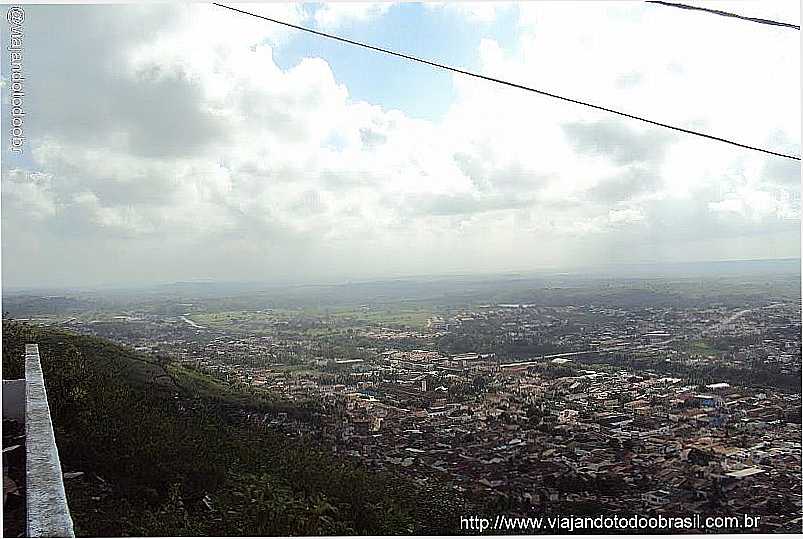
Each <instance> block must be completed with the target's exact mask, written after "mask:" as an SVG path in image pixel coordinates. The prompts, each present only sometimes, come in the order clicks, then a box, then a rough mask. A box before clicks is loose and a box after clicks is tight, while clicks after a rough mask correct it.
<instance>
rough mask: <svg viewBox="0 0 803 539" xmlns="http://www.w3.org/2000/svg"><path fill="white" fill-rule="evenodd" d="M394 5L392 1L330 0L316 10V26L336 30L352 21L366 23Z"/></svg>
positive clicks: (314, 16)
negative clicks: (335, 0) (343, 0)
mask: <svg viewBox="0 0 803 539" xmlns="http://www.w3.org/2000/svg"><path fill="white" fill-rule="evenodd" d="M391 7H393V4H392V3H391V2H330V3H326V4H322V5H321V6H320V7H318V9H316V10H315V14H314V15H313V18H314V20H315V24H316V26H318V27H319V28H323V29H326V30H334V29H337V28H339V27H341V26H344V25H347V24H352V23H355V22H357V23H365V22H368V21H370V20H371V19H374V18H377V17H381V16H382V15H384V14H385V13H387V11H388V10H389V9H390V8H391Z"/></svg>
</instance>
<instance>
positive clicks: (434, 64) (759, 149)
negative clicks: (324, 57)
mask: <svg viewBox="0 0 803 539" xmlns="http://www.w3.org/2000/svg"><path fill="white" fill-rule="evenodd" d="M213 5H216V6H218V7H221V8H224V9H228V10H230V11H233V12H236V13H239V14H242V15H248V16H250V17H256V18H258V19H262V20H265V21H268V22H272V23H274V24H278V25H281V26H286V27H288V28H293V29H295V30H299V31H302V32H306V33H309V34H313V35H316V36H319V37H323V38H326V39H331V40H334V41H339V42H341V43H346V44H348V45H354V46H357V47H361V48H364V49H367V50H371V51H374V52H380V53H382V54H387V55H389V56H395V57H397V58H403V59H405V60H410V61H413V62H417V63H420V64H424V65H428V66H431V67H435V68H438V69H443V70H446V71H451V72H453V73H459V74H461V75H466V76H469V77H474V78H477V79H481V80H485V81H488V82H494V83H497V84H501V85H503V86H508V87H510V88H517V89H519V90H525V91H528V92H533V93H536V94H539V95H543V96H546V97H551V98H553V99H558V100H561V101H565V102H568V103H574V104H576V105H581V106H584V107H589V108H592V109H595V110H601V111H603V112H608V113H610V114H615V115H618V116H622V117H624V118H629V119H631V120H637V121H640V122H644V123H647V124H650V125H654V126H658V127H663V128H666V129H672V130H674V131H679V132H681V133H686V134H688V135H694V136H698V137H702V138H706V139H709V140H714V141H717V142H722V143H725V144H730V145H732V146H736V147H739V148H744V149H747V150H753V151H757V152H762V153H765V154H768V155H774V156H777V157H783V158H786V159H794V160H796V161H800V156H796V155H791V154H787V153H783V152H777V151H774V150H770V149H767V148H762V147H760V146H752V145H750V144H745V143H742V142H737V141H735V140H732V139H728V138H725V137H720V136H716V135H712V134H709V133H704V132H702V131H696V130H693V129H687V128H684V127H680V126H676V125H671V124H667V123H663V122H659V121H656V120H651V119H649V118H646V117H644V116H638V115H636V114H630V113H628V112H623V111H620V110H616V109H612V108H610V107H605V106H602V105H598V104H595V103H591V102H589V101H584V100H581V99H576V98H573V97H567V96H564V95H559V94H555V93H552V92H547V91H545V90H540V89H538V88H533V87H531V86H526V85H524V84H519V83H515V82H510V81H507V80H503V79H498V78H495V77H490V76H488V75H482V74H480V73H474V72H472V71H467V70H465V69H461V68H458V67H454V66H450V65H447V64H442V63H439V62H435V61H432V60H427V59H425V58H420V57H417V56H413V55H411V54H407V53H403V52H398V51H394V50H391V49H386V48H383V47H378V46H376V45H371V44H368V43H363V42H360V41H356V40H353V39H349V38H345V37H342V36H338V35H335V34H330V33H327V32H322V31H320V30H315V29H313V28H308V27H305V26H300V25H297V24H292V23H289V22H286V21H282V20H279V19H275V18H273V17H268V16H266V15H260V14H258V13H253V12H250V11H246V10H243V9H240V8H236V7H232V6H227V5H225V4H220V3H217V2H213Z"/></svg>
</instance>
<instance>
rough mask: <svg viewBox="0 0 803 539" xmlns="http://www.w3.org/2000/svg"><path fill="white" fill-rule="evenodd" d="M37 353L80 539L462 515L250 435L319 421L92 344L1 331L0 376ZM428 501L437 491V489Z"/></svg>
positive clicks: (361, 529) (435, 523) (389, 525)
mask: <svg viewBox="0 0 803 539" xmlns="http://www.w3.org/2000/svg"><path fill="white" fill-rule="evenodd" d="M26 342H36V343H38V344H39V348H40V352H41V357H42V364H43V365H42V366H43V369H44V372H45V380H46V384H47V390H48V397H49V401H50V407H51V412H52V414H53V423H54V427H55V431H56V440H57V443H58V447H59V454H60V456H61V459H62V469H63V470H64V472H65V473H69V472H83V475H80V476H79V477H75V478H72V479H67V480H66V481H65V488H66V491H67V496H68V502H69V505H70V509H71V511H72V515H73V520H74V522H75V530H76V534H77V535H79V536H132V535H133V536H175V535H240V536H244V535H322V534H325V535H351V534H359V535H389V534H410V533H415V534H442V533H456V532H457V531H458V530H457V529H456V527H457V526H459V515H460V514H463V513H464V510H463V508H462V506H460V504H459V503H458V502H456V501H455V497H454V494H453V493H444V492H436V491H435V490H436V489H437V487H428V489H427V490H423V489H422V487H420V486H418V485H414V484H411V483H409V482H408V481H406V480H403V479H400V478H397V477H393V476H391V475H388V474H384V473H378V472H373V471H370V470H366V469H364V468H362V467H360V466H359V465H357V464H355V463H352V462H348V461H344V460H340V459H338V458H336V457H334V456H332V455H331V454H329V453H326V452H324V451H323V450H322V449H321V448H320V447H318V446H317V445H316V444H315V443H314V442H312V441H303V440H299V439H296V438H293V437H288V436H287V435H284V434H280V433H278V432H274V431H272V430H270V428H268V427H265V426H258V425H255V424H252V423H247V421H246V419H245V414H244V413H242V412H244V411H248V410H252V411H263V412H264V411H271V410H273V411H277V410H282V411H286V412H289V413H292V414H300V415H307V416H310V417H313V416H314V414H315V407H314V405H313V404H310V406H306V407H301V408H299V407H294V406H290V405H288V404H286V403H281V402H277V401H272V400H270V399H269V398H265V397H257V396H255V395H252V394H249V393H248V392H247V391H246V390H240V389H237V388H231V387H228V386H215V385H214V382H213V381H212V380H211V379H207V378H206V377H204V376H203V375H201V374H200V373H195V372H193V371H190V370H187V369H182V368H178V367H177V366H176V365H174V364H172V363H170V362H169V361H167V362H159V361H155V360H152V359H150V358H148V357H145V356H142V355H140V354H137V353H135V352H133V351H131V350H128V349H126V348H123V347H120V346H117V345H115V344H113V343H110V342H108V341H103V340H100V339H97V338H92V337H86V336H79V335H73V334H68V333H64V332H58V331H52V330H47V329H41V328H33V327H30V326H26V325H24V324H20V323H12V322H4V323H3V376H4V378H14V377H20V376H21V375H22V361H23V351H24V345H25V343H26ZM430 489H433V490H430Z"/></svg>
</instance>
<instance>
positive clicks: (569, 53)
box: [3, 3, 800, 281]
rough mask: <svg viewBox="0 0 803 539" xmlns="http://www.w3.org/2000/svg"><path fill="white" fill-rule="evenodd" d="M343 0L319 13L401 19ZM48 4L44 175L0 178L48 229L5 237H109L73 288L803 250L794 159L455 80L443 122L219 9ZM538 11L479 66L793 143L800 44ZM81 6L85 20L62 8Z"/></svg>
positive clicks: (34, 135) (33, 64)
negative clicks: (368, 91)
mask: <svg viewBox="0 0 803 539" xmlns="http://www.w3.org/2000/svg"><path fill="white" fill-rule="evenodd" d="M338 6H340V5H339V4H331V5H325V6H323V7H321V8H318V9H317V10H316V11H315V14H314V17H315V19H316V22H317V24H319V25H322V27H327V28H329V27H332V25H334V26H337V25H339V24H344V23H345V21H354V20H366V19H361V17H371V16H374V15H376V14H377V11H376V10H380V11H383V10H384V11H387V9H388V7H387V5H386V4H383V5H381V6H379V7H371V6H369V5H367V4H366V5H362V4H360V5H359V6H356V7H355V6H347V7H338ZM497 8H498V6H494V8H493V9H497ZM38 9H40V10H41V11H38V12H37V13H36V14H37V16H36V17H31V18H30V20H31V23H30V32H31V39H30V40H29V43H32V45H31V51H30V56H29V59H28V61H29V68H30V69H31V70H32V72H35V73H37V78H36V79H35V80H34V79H32V82H31V100H32V102H33V103H36V104H37V107H38V108H37V117H36V118H34V119H32V120H31V124H30V126H29V128H28V129H29V130H28V136H29V137H30V140H29V142H30V148H31V150H32V154H31V159H32V160H31V165H30V167H29V168H30V170H29V171H27V172H26V171H24V170H4V177H3V220H4V226H9V227H10V226H11V225H16V226H23V224H29V223H32V222H33V223H34V224H33V225H31V226H33V227H34V228H33V229H31V230H30V231H29V232H26V233H25V234H22V233H20V234H19V235H16V236H15V235H13V233H11V237H10V235H9V234H8V233H6V234H4V244H6V246H8V249H7V251H8V252H10V253H13V252H15V249H16V250H17V252H21V253H22V252H28V250H29V247H28V246H27V245H28V243H30V241H31V240H30V235H29V234H33V233H34V232H35V233H36V235H37V243H36V244H37V246H38V249H39V252H42V253H48V252H53V253H59V252H61V251H60V249H68V248H69V246H72V247H73V248H74V249H77V250H80V249H82V248H83V247H82V246H83V245H85V244H87V243H91V244H92V245H94V246H95V247H96V249H95V250H94V251H93V252H90V253H88V254H87V255H86V257H85V258H82V259H80V260H79V259H76V260H71V261H68V262H66V263H65V266H64V267H63V278H64V279H65V280H68V281H69V279H81V278H86V279H98V278H105V280H111V279H114V278H118V277H119V278H120V279H124V278H134V277H137V275H138V274H137V273H136V272H137V270H138V268H141V266H142V264H143V261H144V262H146V263H148V264H150V265H151V266H153V268H152V270H151V269H149V271H150V272H151V273H149V274H148V275H151V276H159V275H161V277H158V278H162V279H170V278H189V277H198V276H210V277H219V278H227V279H236V278H248V279H254V278H269V277H272V276H282V275H291V276H298V277H299V278H302V277H309V278H316V277H318V278H320V277H321V276H327V277H333V276H351V275H365V274H369V273H371V272H373V273H376V274H394V273H413V272H421V273H432V272H436V271H443V270H466V269H470V270H477V271H492V270H504V269H511V268H513V269H526V268H533V267H539V266H543V265H553V264H562V263H564V264H565V263H577V262H580V261H583V260H588V259H589V257H592V258H593V259H594V261H595V262H597V261H603V260H604V257H606V256H608V254H607V251H608V250H610V248H611V246H617V245H622V244H623V243H626V244H627V249H626V250H625V251H626V253H625V254H623V255H621V256H629V257H632V259H633V260H638V259H643V258H650V257H655V256H657V255H655V253H656V252H665V253H677V252H682V246H683V245H684V244H685V243H689V242H691V241H694V242H695V244H694V245H696V247H694V249H690V250H689V251H688V253H687V254H686V255H687V256H688V257H689V258H694V257H697V258H717V257H721V256H722V257H724V256H728V257H732V256H731V255H732V253H733V252H734V250H735V247H733V245H737V244H739V243H738V242H740V241H741V239H739V238H744V237H745V236H748V235H751V234H757V233H763V234H775V235H776V236H777V237H784V238H788V237H790V236H792V237H794V236H796V237H797V238H798V240H799V232H798V231H796V230H795V227H796V226H798V225H797V223H799V183H798V182H797V181H796V180H795V178H796V177H799V174H800V168H799V165H796V164H792V165H790V164H788V163H786V162H780V161H778V160H777V159H776V158H771V157H766V156H762V155H759V154H755V153H750V152H747V151H743V150H739V149H736V148H732V147H728V146H724V145H721V144H718V143H714V142H710V141H705V140H702V139H696V138H691V137H688V136H682V135H678V134H675V133H672V132H669V131H665V130H661V129H658V128H655V127H648V126H644V125H642V124H639V123H634V122H632V121H630V120H626V119H619V118H616V117H612V116H609V115H606V114H603V113H599V112H594V111H590V110H588V109H584V108H581V107H578V106H576V105H573V104H568V103H561V102H558V101H554V100H551V99H548V98H546V97H543V96H538V95H533V94H530V93H526V92H522V91H519V90H515V89H510V88H501V87H498V86H495V85H493V84H489V83H487V82H484V81H477V80H473V79H467V78H465V77H462V76H457V75H456V76H455V77H454V85H455V90H456V98H455V100H454V102H453V103H452V106H451V107H450V109H449V111H448V113H447V114H446V115H445V117H444V118H443V119H442V120H439V121H423V120H415V119H412V118H410V117H408V116H406V115H405V114H404V113H403V112H401V111H392V110H387V109H385V108H382V107H380V106H377V105H376V104H370V103H365V102H360V101H357V100H355V99H353V98H352V97H351V96H350V95H349V91H348V87H347V86H346V85H345V84H343V83H341V82H338V80H337V79H336V77H335V74H334V73H332V70H331V68H330V66H329V64H328V63H327V62H326V61H325V60H323V59H319V58H307V59H304V60H303V61H301V62H300V63H299V64H298V65H295V66H292V67H290V68H287V69H282V68H281V67H279V66H278V65H277V63H276V62H275V60H274V51H275V50H276V47H279V46H281V42H282V39H284V37H283V34H282V33H281V31H280V30H277V29H276V28H275V27H273V26H272V25H268V24H264V23H259V21H251V20H250V19H248V18H246V17H242V16H238V15H236V14H228V13H225V12H221V11H220V9H219V8H214V7H211V6H202V5H188V6H147V7H136V8H128V7H122V6H115V7H113V8H108V9H109V10H111V11H107V12H104V16H103V17H102V18H101V17H97V16H94V18H93V15H92V13H94V12H93V11H92V8H86V7H83V8H81V9H83V10H84V11H81V12H80V13H79V12H77V11H73V10H75V9H77V8H71V7H62V8H38ZM245 9H248V10H250V11H254V10H255V9H260V10H261V9H271V10H279V11H281V16H282V17H286V18H289V19H290V20H293V21H300V20H304V17H307V16H308V14H307V13H306V12H305V11H304V10H303V9H302V8H301V7H299V6H287V5H282V6H277V7H270V8H262V7H252V6H250V5H249V6H248V7H246V8H245ZM478 9H479V8H478ZM519 9H520V10H521V12H522V13H521V24H522V28H523V30H524V34H523V38H522V40H521V42H520V43H519V45H518V48H517V49H516V50H514V51H507V50H504V49H503V48H502V47H501V46H500V45H499V44H498V43H496V42H494V41H492V40H490V39H484V40H482V41H481V44H480V47H479V49H478V51H476V52H477V55H478V57H479V58H480V61H481V63H482V69H483V71H484V72H486V73H489V74H492V75H495V76H502V77H505V78H509V79H511V80H515V81H521V82H523V83H526V84H532V85H534V86H536V87H539V88H544V89H547V90H550V91H556V92H563V93H566V94H568V95H573V96H578V97H586V98H589V99H591V100H593V101H595V102H599V103H602V104H607V105H612V106H616V107H618V108H623V109H626V110H630V111H633V112H641V113H649V115H651V116H657V117H658V119H664V120H671V121H672V122H674V123H679V124H681V125H687V126H691V127H697V128H700V129H705V130H709V131H712V132H716V133H724V134H728V135H732V136H734V138H738V139H740V140H744V141H746V142H753V143H756V144H765V145H770V146H773V147H778V148H779V149H782V150H786V151H792V152H794V153H797V152H799V123H798V122H797V118H798V117H799V99H798V98H799V96H798V95H797V92H798V90H797V88H799V84H798V82H799V66H798V65H797V58H798V57H797V52H796V51H795V52H794V54H793V53H790V52H787V51H786V49H785V47H786V46H787V45H788V43H789V42H794V41H795V38H787V37H784V36H781V35H778V34H776V33H773V32H775V30H773V29H770V33H769V34H767V35H764V34H759V33H756V32H753V33H751V34H750V36H751V37H750V39H749V40H745V39H743V34H742V33H741V32H743V31H744V27H743V26H742V25H737V26H738V27H739V28H741V31H736V30H734V29H733V28H731V27H730V26H728V25H723V24H722V23H720V22H719V21H718V20H717V18H714V20H715V21H716V22H717V24H716V25H715V28H716V29H717V31H716V33H715V36H716V38H717V39H716V40H715V41H716V43H714V44H713V45H711V46H710V47H709V46H705V44H706V43H710V38H711V31H710V27H709V26H708V24H713V23H711V21H708V20H707V19H706V22H705V23H703V22H702V20H699V21H698V20H697V19H690V18H687V16H683V17H681V16H680V15H679V14H675V13H674V12H673V10H664V11H661V12H660V17H659V16H657V15H655V14H654V12H652V11H650V10H649V9H648V8H646V7H644V6H640V5H639V6H636V5H634V4H616V5H611V4H607V3H606V4H604V5H602V6H600V5H597V4H594V5H584V6H583V8H582V10H580V9H578V8H577V7H574V6H568V7H567V6H566V5H565V4H563V3H561V4H558V5H554V4H545V3H537V4H535V5H531V4H526V5H521V6H519ZM350 10H351V11H350ZM676 11H680V10H676ZM681 13H682V12H681ZM87 14H89V17H88V18H84V19H82V20H84V22H85V24H86V25H88V27H87V31H86V32H82V33H75V32H72V31H68V30H58V29H59V28H62V27H64V28H66V26H63V25H62V24H61V23H60V24H55V22H54V21H62V22H63V21H64V20H65V19H70V18H71V17H72V18H81V17H84V16H85V15H87ZM131 20H137V21H139V22H140V25H139V26H137V25H133V26H132V25H131V24H130V21H131ZM37 21H39V23H40V24H41V26H40V27H38V26H37ZM68 22H69V21H68ZM255 22H256V23H258V24H255ZM729 24H730V23H729ZM679 27H682V28H683V29H684V36H685V38H684V39H683V40H678V39H677V35H676V34H677V28H679ZM53 28H56V30H53ZM37 32H41V34H37ZM45 33H46V34H47V44H48V46H47V47H36V46H35V44H36V43H37V38H36V36H37V35H40V36H41V35H43V34H45ZM39 39H43V38H42V37H40V38H39ZM790 39H791V41H790ZM747 41H749V42H750V43H749V46H748V45H745V42H747ZM40 42H44V41H40ZM749 48H755V49H756V52H753V51H748V49H749ZM86 50H91V51H96V54H95V55H94V56H93V57H92V59H91V61H90V60H88V59H87V58H85V57H83V56H82V55H81V51H86ZM725 50H727V51H728V53H727V54H725V52H724V51H725ZM555 51H560V54H556V53H555ZM779 51H780V52H779ZM730 54H737V55H738V54H742V57H741V59H739V60H738V61H737V60H735V59H732V58H730V57H728V55H730ZM54 58H55V59H57V60H58V64H53V59H54ZM68 74H69V75H70V77H74V79H73V78H70V79H69V80H81V81H82V85H80V86H76V85H75V84H72V83H68V79H67V75H68ZM381 83H382V81H381V80H377V84H381ZM791 88H793V89H791ZM756 96H762V97H761V99H758V98H757V97H756ZM795 111H797V113H795ZM11 229H12V228H6V229H5V230H11ZM5 230H4V231H5ZM9 237H10V239H9ZM589 238H593V239H589ZM734 238H736V240H734ZM731 240H733V242H732V243H729V241H731ZM26 242H28V243H26ZM48 242H50V243H48ZM706 242H707V243H706ZM756 245H758V247H756V249H755V250H754V251H751V253H753V254H755V253H756V252H759V249H760V244H759V243H757V244H756ZM772 245H773V247H772V248H773V253H781V255H783V256H790V255H795V254H798V253H799V244H795V243H793V242H788V241H786V240H784V242H780V241H779V242H775V243H773V244H772ZM57 246H58V247H57ZM779 246H781V247H783V249H785V250H783V249H780V247H779ZM695 249H696V250H695ZM779 249H780V250H779ZM110 253H114V254H113V255H112V254H110ZM686 255H684V256H686ZM42 256H48V255H46V254H44V255H42ZM112 256H113V257H114V260H115V262H114V263H113V264H112V263H108V262H103V260H105V259H108V258H109V257H112ZM611 256H613V255H611ZM20 259H21V260H22V259H26V260H27V259H31V257H30V256H29V257H27V258H25V257H20ZM31 260H34V261H35V258H34V259H31ZM126 263H127V264H128V265H126ZM89 266H91V271H89V269H88V267H89ZM6 270H7V274H8V275H10V276H11V277H10V278H11V279H12V280H13V279H17V280H22V279H26V278H27V277H26V275H35V272H33V269H32V268H31V267H27V266H25V265H24V263H23V262H20V263H19V265H16V264H12V265H7V266H6ZM160 272H161V273H160ZM104 276H105V277H104ZM143 278H144V277H143Z"/></svg>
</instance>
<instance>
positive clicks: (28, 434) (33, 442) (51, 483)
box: [25, 344, 75, 537]
mask: <svg viewBox="0 0 803 539" xmlns="http://www.w3.org/2000/svg"><path fill="white" fill-rule="evenodd" d="M25 459H26V463H25V496H26V498H27V526H26V527H27V535H28V537H75V533H74V532H73V523H72V517H71V516H70V509H69V507H67V497H66V495H65V494H64V482H63V480H62V476H61V461H60V460H59V452H58V449H57V447H56V437H55V435H54V434H53V423H52V422H51V420H50V406H49V405H48V403H47V392H46V391H45V378H44V375H43V374H42V363H41V362H40V359H39V346H38V345H36V344H27V345H25Z"/></svg>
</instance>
